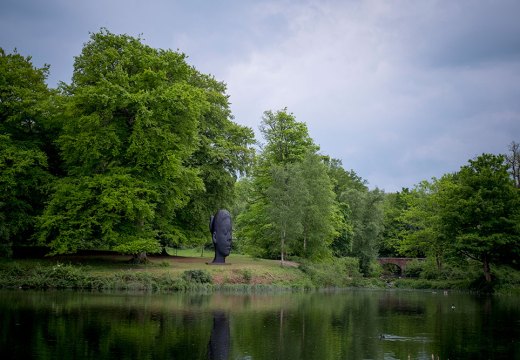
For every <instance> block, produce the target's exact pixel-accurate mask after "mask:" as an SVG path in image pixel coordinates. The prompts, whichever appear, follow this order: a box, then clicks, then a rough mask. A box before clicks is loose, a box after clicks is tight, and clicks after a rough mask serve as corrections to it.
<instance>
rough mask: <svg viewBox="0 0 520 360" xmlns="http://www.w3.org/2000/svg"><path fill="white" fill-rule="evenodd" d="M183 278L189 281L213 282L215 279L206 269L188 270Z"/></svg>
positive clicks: (183, 274)
mask: <svg viewBox="0 0 520 360" xmlns="http://www.w3.org/2000/svg"><path fill="white" fill-rule="evenodd" d="M182 278H183V280H185V281H186V282H188V283H199V284H211V283H213V279H212V278H211V274H210V273H209V272H207V271H206V270H186V271H184V272H183V273H182Z"/></svg>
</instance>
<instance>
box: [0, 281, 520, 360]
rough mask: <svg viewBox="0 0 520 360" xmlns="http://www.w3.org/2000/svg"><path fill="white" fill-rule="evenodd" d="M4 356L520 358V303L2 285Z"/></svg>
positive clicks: (373, 294) (385, 293) (438, 295)
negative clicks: (100, 290)
mask: <svg viewBox="0 0 520 360" xmlns="http://www.w3.org/2000/svg"><path fill="white" fill-rule="evenodd" d="M0 349H1V352H0V354H1V358H2V359H30V358H34V359H269V360H274V359H428V360H431V359H520V300H519V299H518V298H517V297H514V296H505V295H504V296H493V297H489V296H476V295H472V294H467V293H456V292H449V293H445V292H443V291H437V292H433V291H402V290H344V291H336V292H332V291H331V292H315V293H277V294H272V293H270V294H248V295H244V294H229V293H226V294H223V293H214V294H182V293H174V294H145V293H90V292H75V291H40V292H38V291H23V290H19V291H0Z"/></svg>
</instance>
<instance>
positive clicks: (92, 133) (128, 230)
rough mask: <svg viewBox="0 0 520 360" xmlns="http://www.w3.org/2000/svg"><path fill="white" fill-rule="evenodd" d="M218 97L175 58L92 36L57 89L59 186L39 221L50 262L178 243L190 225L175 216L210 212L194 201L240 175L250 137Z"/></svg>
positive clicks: (105, 34)
mask: <svg viewBox="0 0 520 360" xmlns="http://www.w3.org/2000/svg"><path fill="white" fill-rule="evenodd" d="M224 89H225V87H224V86H223V84H220V83H218V82H217V81H215V80H214V79H213V78H211V77H209V76H206V75H203V74H200V73H199V72H198V71H197V70H196V69H194V68H193V67H191V66H189V65H188V64H187V63H186V58H185V56H184V55H183V54H180V53H177V52H173V51H170V50H161V49H154V48H151V47H149V46H147V45H145V44H143V43H142V41H141V39H139V38H133V37H130V36H128V35H114V34H112V33H110V32H109V31H107V30H101V31H100V32H98V33H95V34H92V35H91V38H90V41H89V42H88V43H86V44H85V46H84V48H83V50H82V53H81V55H79V56H78V57H77V58H76V59H75V64H74V73H73V78H72V83H71V84H70V85H64V86H62V92H63V94H64V96H65V97H66V98H67V100H68V101H67V106H65V107H64V110H63V117H64V118H65V119H66V121H65V123H64V127H63V133H62V135H61V136H60V137H59V139H58V143H59V146H60V149H61V153H62V156H63V159H64V161H65V164H66V171H67V177H65V178H63V179H62V180H60V181H59V182H58V183H57V185H56V187H55V192H54V194H53V196H52V198H51V202H50V206H49V207H48V208H47V209H46V211H45V213H44V214H43V216H42V217H41V232H40V238H41V240H42V241H43V242H45V243H48V244H49V245H50V246H51V248H52V249H53V252H55V253H64V252H74V251H76V250H77V249H78V248H80V247H92V246H96V247H97V246H106V247H111V248H114V249H116V250H119V251H122V252H126V253H130V254H134V255H138V254H142V253H144V252H155V251H159V250H160V245H161V241H162V243H163V244H167V243H172V242H175V241H178V239H179V238H182V236H183V234H184V232H185V231H186V229H187V228H188V227H189V226H190V225H191V224H185V223H183V222H182V221H178V218H179V217H181V216H182V210H183V208H184V207H185V206H186V205H187V204H188V203H189V202H190V201H194V202H195V204H196V205H197V206H198V207H199V208H197V209H196V210H195V212H197V211H200V212H209V211H207V210H206V209H203V208H204V207H207V206H208V205H209V203H208V202H207V201H204V200H203V201H196V195H199V196H200V197H201V198H203V196H201V195H200V194H201V193H203V192H204V191H205V190H208V189H209V190H210V192H212V193H218V188H219V187H222V186H223V185H224V184H225V185H229V184H232V182H231V180H233V179H234V176H235V171H237V170H240V169H241V168H243V166H245V165H244V162H243V159H244V157H246V156H247V155H246V154H247V153H248V151H249V150H248V148H247V146H248V144H249V143H250V141H251V136H252V135H251V132H250V131H248V130H247V129H245V128H241V127H239V126H236V125H234V124H233V123H232V122H231V119H230V114H229V110H228V108H227V106H228V105H227V98H226V96H225V94H224V93H223V92H224ZM217 173H218V174H217ZM212 176H214V177H215V178H217V179H218V180H217V181H214V182H212V181H211V180H212ZM209 198H211V194H210V195H209ZM211 205H214V204H211ZM199 209H203V210H199ZM195 220H197V219H195ZM204 223H205V224H206V223H207V221H204ZM184 236H185V235H184Z"/></svg>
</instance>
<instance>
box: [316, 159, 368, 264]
mask: <svg viewBox="0 0 520 360" xmlns="http://www.w3.org/2000/svg"><path fill="white" fill-rule="evenodd" d="M324 163H325V164H326V165H327V168H328V169H327V173H328V175H329V178H330V179H331V181H332V185H333V187H332V189H333V191H334V194H335V204H336V205H335V207H336V216H335V229H336V236H335V237H334V239H333V241H332V243H331V248H332V252H333V254H334V255H335V256H338V257H344V256H349V255H351V254H352V239H353V237H354V229H353V224H352V219H351V211H350V206H349V204H348V203H347V201H346V199H347V198H346V196H345V195H344V194H346V193H347V192H349V191H352V190H358V191H367V190H368V189H367V186H366V181H365V180H363V179H362V178H361V177H360V176H358V175H357V174H356V173H355V171H354V170H350V171H346V170H345V169H344V168H343V165H342V163H341V160H338V159H334V158H330V157H324Z"/></svg>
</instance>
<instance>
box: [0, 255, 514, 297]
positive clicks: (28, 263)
mask: <svg viewBox="0 0 520 360" xmlns="http://www.w3.org/2000/svg"><path fill="white" fill-rule="evenodd" d="M129 260H130V257H129V256H125V255H119V254H115V253H111V252H97V253H88V254H76V255H67V256H55V257H38V258H23V259H1V260H0V288H5V289H8V288H11V289H12V288H22V289H83V290H106V291H113V290H117V291H120V290H122V291H126V290H139V291H151V292H173V291H191V290H203V291H218V290H229V291H246V292H247V291H255V292H261V291H305V290H311V289H320V288H347V287H360V288H402V289H403V288H410V289H438V290H442V289H444V290H449V289H457V290H468V289H470V287H471V283H470V282H469V281H467V280H449V281H448V280H442V281H440V280H426V279H407V278H403V279H400V278H393V277H374V278H363V277H361V276H360V275H359V273H357V272H356V271H353V270H352V266H351V264H350V265H349V263H348V261H338V262H336V263H332V264H297V263H294V262H285V263H284V266H281V264H280V261H276V260H266V259H254V258H251V257H249V256H246V255H238V254H234V255H232V256H230V257H229V258H228V259H227V264H226V265H210V263H211V260H212V257H211V256H202V257H201V256H200V255H199V254H197V253H195V251H190V250H187V251H182V252H180V253H178V254H177V255H174V256H168V255H165V256H149V258H148V262H147V263H146V264H140V265H137V264H132V263H131V262H130V261H129ZM516 281H517V282H518V283H519V284H520V280H518V279H517V280H516ZM516 281H515V282H516ZM515 282H513V283H512V284H506V285H507V286H505V287H503V289H502V290H503V291H505V292H510V291H515V290H516V291H517V292H520V291H519V290H518V289H519V288H520V286H518V285H519V284H515ZM499 290H500V289H499Z"/></svg>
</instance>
